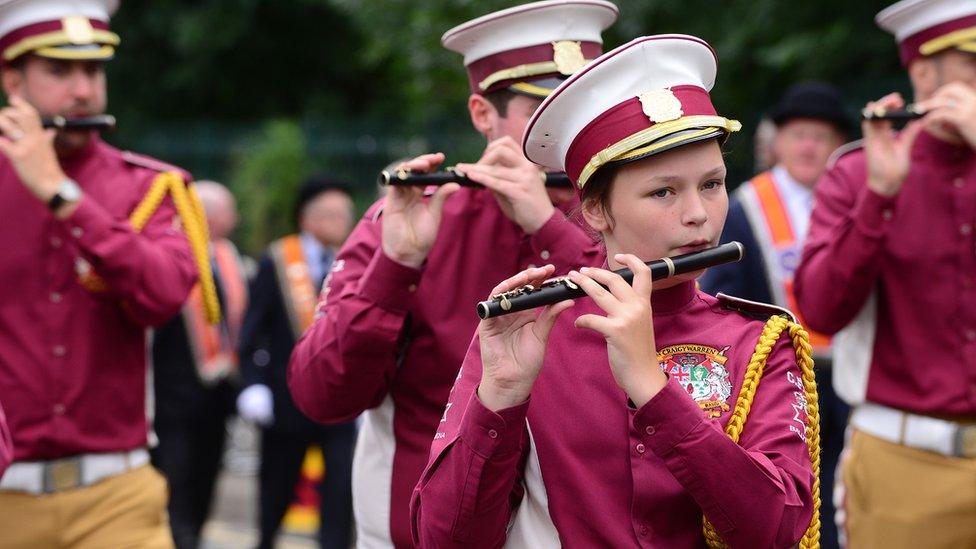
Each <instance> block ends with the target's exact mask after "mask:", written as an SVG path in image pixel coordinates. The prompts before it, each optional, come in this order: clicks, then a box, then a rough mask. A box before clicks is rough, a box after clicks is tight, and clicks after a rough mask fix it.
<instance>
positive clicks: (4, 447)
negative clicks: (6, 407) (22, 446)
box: [0, 405, 14, 478]
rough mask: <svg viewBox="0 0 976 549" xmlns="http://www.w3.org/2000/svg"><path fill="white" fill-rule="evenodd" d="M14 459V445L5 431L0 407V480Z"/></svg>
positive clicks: (8, 431)
mask: <svg viewBox="0 0 976 549" xmlns="http://www.w3.org/2000/svg"><path fill="white" fill-rule="evenodd" d="M13 459H14V445H13V441H11V439H10V430H9V429H7V418H6V416H4V414H3V406H2V405H0V478H3V472H4V471H6V470H7V466H9V465H10V462H11V461H13Z"/></svg>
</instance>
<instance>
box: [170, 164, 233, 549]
mask: <svg viewBox="0 0 976 549" xmlns="http://www.w3.org/2000/svg"><path fill="white" fill-rule="evenodd" d="M194 188H195V189H196V192H197V195H198V196H199V197H200V202H201V203H202V205H203V208H204V211H205V212H206V215H207V225H208V227H209V228H210V256H211V258H210V262H211V267H212V269H213V273H214V281H215V282H216V288H217V293H218V296H219V298H220V305H221V311H222V313H223V314H222V315H221V321H220V322H219V323H217V324H211V323H210V322H208V319H207V318H206V316H205V315H204V312H203V307H202V302H203V295H202V292H201V289H200V285H197V286H194V288H193V290H191V291H190V297H189V299H188V300H187V302H186V304H185V305H184V306H183V311H182V314H181V315H180V316H178V317H176V318H174V319H173V320H171V321H170V322H168V323H166V324H165V325H163V326H162V327H161V328H160V329H158V330H157V331H156V333H155V334H154V337H153V380H154V383H153V388H154V390H155V394H156V406H155V418H154V419H155V421H154V426H155V431H156V435H157V436H158V437H159V444H158V445H157V446H156V448H154V449H153V451H152V458H153V460H152V461H153V465H155V466H156V467H157V468H158V469H159V470H160V472H161V473H163V475H164V476H165V477H166V480H167V481H169V491H170V499H169V517H170V526H171V528H172V530H173V540H174V541H175V542H176V547H177V548H178V549H184V548H189V549H194V548H196V547H197V546H198V545H199V542H200V532H201V530H202V528H203V524H204V522H206V520H207V515H209V513H210V505H211V501H212V499H213V489H214V484H215V481H216V480H217V473H218V472H219V470H220V463H221V457H222V456H223V450H224V440H225V438H226V436H225V435H226V432H227V430H226V421H227V418H228V417H229V416H230V414H231V413H233V411H234V398H235V397H236V394H237V392H236V391H237V389H236V384H237V376H236V374H237V352H236V350H237V338H238V334H239V332H240V328H241V323H242V322H243V319H244V309H245V307H246V306H247V278H246V275H245V273H244V268H243V264H242V262H241V256H240V254H239V253H238V251H237V248H236V247H235V246H234V244H233V243H232V242H231V241H230V240H228V237H229V236H230V235H231V233H232V232H233V231H234V227H235V226H236V225H237V205H236V203H235V201H234V196H233V195H232V194H231V193H230V191H229V190H228V189H227V188H226V187H224V186H223V185H221V184H220V183H217V182H214V181H198V182H196V183H195V184H194Z"/></svg>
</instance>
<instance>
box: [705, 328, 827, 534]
mask: <svg viewBox="0 0 976 549" xmlns="http://www.w3.org/2000/svg"><path fill="white" fill-rule="evenodd" d="M785 330H789V334H790V338H791V339H792V340H793V348H794V350H795V351H796V363H797V365H799V367H800V373H801V377H802V378H803V389H804V393H805V394H806V399H807V449H808V451H809V454H810V463H811V464H812V465H813V517H812V518H811V519H810V525H809V526H808V527H807V531H806V533H804V534H803V537H802V538H801V539H800V547H801V548H802V549H817V548H819V547H820V405H819V404H818V403H817V384H816V382H815V381H814V373H813V348H812V347H811V346H810V336H809V335H808V334H807V331H806V330H804V329H803V327H802V326H800V325H799V324H796V323H794V322H791V321H790V320H788V319H787V318H786V317H783V316H774V317H771V318H770V319H769V320H768V321H767V322H766V326H765V327H763V331H762V334H760V336H759V342H758V343H757V344H756V350H755V352H754V353H753V354H752V358H750V359H749V366H748V368H747V369H746V375H745V379H744V380H743V382H742V389H741V390H740V391H739V397H738V398H737V399H736V401H735V409H734V410H733V411H732V417H730V418H729V422H728V423H727V424H726V425H725V433H726V434H727V435H729V438H731V439H732V441H733V442H735V443H738V442H739V437H740V436H741V435H742V430H743V428H744V427H745V424H746V419H747V418H748V416H749V412H750V411H751V410H752V401H753V400H754V399H755V397H756V389H757V388H758V387H759V380H760V378H762V374H763V370H764V369H765V368H766V360H767V359H768V358H769V353H771V352H772V350H773V345H775V344H776V340H778V339H779V336H780V334H782V333H783V331H785ZM702 531H703V534H704V536H705V542H706V543H707V544H708V546H709V547H711V548H713V549H717V548H725V547H728V545H726V543H725V541H724V540H722V537H721V536H720V535H719V533H718V531H717V530H715V527H714V526H712V523H710V522H709V521H708V520H707V519H706V520H705V522H704V525H703V528H702Z"/></svg>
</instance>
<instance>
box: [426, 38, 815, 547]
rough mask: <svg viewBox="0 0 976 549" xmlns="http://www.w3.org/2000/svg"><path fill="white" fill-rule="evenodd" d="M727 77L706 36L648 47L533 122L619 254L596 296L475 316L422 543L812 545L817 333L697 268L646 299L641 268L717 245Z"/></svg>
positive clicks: (443, 428)
mask: <svg viewBox="0 0 976 549" xmlns="http://www.w3.org/2000/svg"><path fill="white" fill-rule="evenodd" d="M715 72H716V59H715V54H714V52H713V51H712V49H711V48H710V47H709V46H708V44H706V43H705V42H704V41H702V40H700V39H698V38H695V37H691V36H683V35H662V36H649V37H643V38H639V39H636V40H634V41H632V42H630V43H628V44H626V45H624V46H621V47H619V48H617V49H616V50H613V51H611V52H609V53H607V54H605V55H603V56H601V57H600V58H598V59H597V60H596V61H594V62H593V63H592V64H591V65H589V66H588V67H587V68H585V69H583V70H582V71H581V72H579V73H578V74H576V75H575V76H573V77H570V78H569V79H568V80H567V81H566V82H565V83H564V84H562V85H561V86H560V87H559V88H558V89H557V90H556V91H555V92H553V94H552V96H550V97H549V98H548V99H546V100H545V101H544V102H543V103H542V105H541V106H540V107H539V110H538V111H537V112H536V113H535V115H534V116H533V118H532V120H531V121H530V122H529V125H528V129H527V130H526V135H525V137H524V141H523V148H524V150H525V153H526V156H527V157H528V158H529V159H530V160H533V161H534V162H536V163H538V164H541V165H544V166H546V167H549V168H553V169H558V170H564V171H565V172H566V173H567V174H568V175H569V177H570V179H572V180H573V181H574V182H575V183H576V185H577V187H578V189H579V190H580V193H581V200H582V204H583V205H582V214H583V216H584V218H585V219H586V221H587V223H588V224H589V225H590V226H591V227H592V228H593V229H594V230H596V231H598V232H599V233H600V235H601V236H602V239H603V242H604V244H605V246H606V251H607V258H608V262H607V263H608V264H607V265H606V266H605V267H606V268H604V269H597V268H589V269H586V268H584V269H580V271H579V272H576V271H573V272H571V274H570V277H571V279H572V281H573V282H575V283H576V284H577V285H579V286H580V287H581V288H583V289H584V290H585V291H586V293H587V297H586V298H581V299H579V300H577V301H576V303H575V305H573V304H572V303H571V302H561V303H558V304H556V305H552V306H549V307H546V308H544V309H542V310H541V311H524V312H521V313H517V314H512V315H508V316H503V317H498V318H495V319H489V320H485V321H483V322H482V323H481V324H480V326H479V330H478V336H477V337H476V338H475V340H474V341H473V342H472V345H471V347H470V348H469V350H468V353H467V356H466V358H465V360H464V364H463V366H462V369H461V373H460V374H459V376H458V379H457V381H456V383H455V386H454V388H453V390H452V392H451V395H450V399H449V403H448V404H447V407H446V409H445V412H444V416H443V418H442V419H441V423H440V427H439V428H438V430H437V433H436V435H435V437H434V442H433V445H432V447H431V452H430V460H429V462H428V465H427V468H426V470H425V472H424V474H423V476H422V477H421V480H420V483H419V484H418V486H417V488H416V489H415V491H414V497H413V502H412V521H413V528H414V537H415V540H416V541H417V542H419V544H420V546H423V547H450V546H464V547H498V546H502V545H506V546H509V547H533V548H535V547H558V546H560V545H562V546H565V547H667V548H684V547H689V548H690V547H702V546H705V545H708V546H714V547H718V546H722V545H723V544H728V545H731V546H733V547H762V548H772V547H790V546H793V545H795V544H797V543H798V542H800V544H801V546H803V547H815V546H817V544H818V534H817V528H818V525H819V522H818V519H817V512H816V509H815V507H816V502H817V501H818V498H817V497H816V492H817V490H818V486H817V484H816V483H817V481H816V478H817V468H818V466H819V455H818V451H817V447H818V436H819V435H818V428H817V409H816V402H817V398H816V388H815V386H814V383H813V373H812V361H811V359H810V346H809V343H808V342H807V341H806V334H805V332H804V331H803V330H802V328H800V327H799V325H797V324H795V322H794V321H793V319H792V317H791V315H790V314H789V313H788V311H785V310H781V309H776V308H773V307H771V306H767V305H763V304H756V303H751V302H744V301H741V300H737V299H734V298H728V297H722V296H720V297H719V298H714V297H712V296H709V295H707V294H705V293H703V292H701V291H699V290H698V289H697V287H696V284H695V278H696V277H697V276H698V275H700V274H701V272H698V273H693V274H691V275H683V276H678V277H674V278H670V279H667V280H663V281H660V282H655V283H653V291H652V283H651V276H650V270H649V269H648V268H647V266H646V265H644V261H647V260H650V259H655V258H659V257H664V256H674V255H678V254H682V253H687V252H692V251H697V250H700V249H704V248H707V247H710V246H715V245H716V244H717V243H718V241H719V236H720V233H721V229H722V226H723V224H724V221H725V215H726V210H727V208H728V198H727V194H726V189H725V175H726V168H725V163H724V161H723V158H722V151H721V145H722V143H723V142H724V140H725V138H726V137H727V136H728V134H729V133H730V132H734V131H737V130H738V129H739V127H740V125H739V123H738V122H736V121H734V120H729V119H726V118H724V117H721V116H718V115H717V114H716V112H715V109H714V107H713V106H712V104H711V101H710V98H709V95H708V90H710V89H711V87H712V84H713V82H714V79H715ZM621 267H629V268H630V269H632V270H633V271H634V273H635V276H634V282H633V286H631V285H628V284H627V283H626V282H624V280H623V279H622V278H620V277H619V276H617V275H616V274H614V273H611V272H610V270H609V269H618V268H621ZM552 273H553V267H552V266H544V267H539V268H534V269H528V270H526V271H523V272H522V273H520V274H518V275H516V276H514V277H512V278H509V279H508V280H506V281H504V282H502V283H501V284H499V285H498V286H497V287H496V288H495V289H494V291H493V292H492V293H493V294H495V293H499V292H503V291H507V290H511V289H514V288H517V287H520V286H522V285H525V284H533V285H535V286H538V285H539V284H540V283H541V282H542V281H543V280H545V279H546V278H547V277H548V276H550V275H551V274H552ZM601 284H602V285H604V286H606V287H607V288H608V289H604V288H603V287H601Z"/></svg>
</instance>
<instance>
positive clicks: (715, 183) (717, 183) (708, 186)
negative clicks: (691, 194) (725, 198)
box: [702, 179, 723, 190]
mask: <svg viewBox="0 0 976 549" xmlns="http://www.w3.org/2000/svg"><path fill="white" fill-rule="evenodd" d="M722 184H723V183H722V181H720V180H718V179H713V180H712V181H707V182H705V184H704V185H702V188H703V189H706V190H707V189H717V188H719V187H721V186H722Z"/></svg>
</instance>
